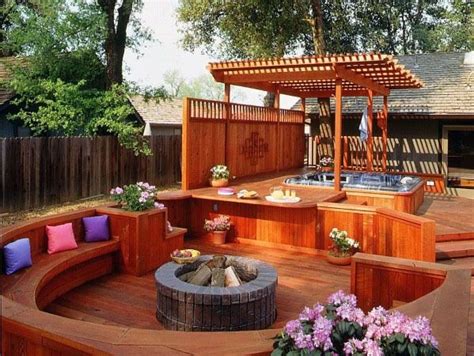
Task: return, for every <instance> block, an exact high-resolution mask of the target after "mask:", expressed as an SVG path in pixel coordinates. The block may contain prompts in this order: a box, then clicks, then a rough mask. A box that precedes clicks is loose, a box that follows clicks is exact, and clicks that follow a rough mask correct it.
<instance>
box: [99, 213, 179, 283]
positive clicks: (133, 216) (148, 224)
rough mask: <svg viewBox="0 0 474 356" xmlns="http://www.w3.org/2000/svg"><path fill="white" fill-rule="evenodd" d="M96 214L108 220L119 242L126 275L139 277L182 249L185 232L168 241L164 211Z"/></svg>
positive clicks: (122, 264) (122, 265)
mask: <svg viewBox="0 0 474 356" xmlns="http://www.w3.org/2000/svg"><path fill="white" fill-rule="evenodd" d="M97 213H98V214H106V215H108V216H109V220H110V229H111V233H112V235H114V236H117V237H118V238H119V240H120V244H121V247H120V257H121V258H120V261H121V267H122V269H123V270H124V271H126V272H127V273H132V274H135V275H142V274H144V273H146V272H149V271H151V270H153V269H156V268H157V267H159V266H161V265H162V264H163V263H165V262H166V261H168V260H169V255H170V253H171V252H172V251H174V250H175V249H180V248H182V246H183V239H184V234H185V233H186V230H182V231H180V232H179V233H178V234H174V235H173V236H172V238H167V237H168V233H167V231H166V221H167V209H166V208H163V209H152V210H147V211H143V212H130V211H125V210H123V209H118V208H113V207H104V208H98V209H97Z"/></svg>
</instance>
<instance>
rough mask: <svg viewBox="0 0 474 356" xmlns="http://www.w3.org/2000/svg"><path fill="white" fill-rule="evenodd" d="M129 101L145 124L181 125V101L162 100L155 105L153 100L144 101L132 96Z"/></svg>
mask: <svg viewBox="0 0 474 356" xmlns="http://www.w3.org/2000/svg"><path fill="white" fill-rule="evenodd" d="M130 101H131V103H132V105H133V106H134V107H135V110H136V111H137V113H138V114H139V115H140V117H141V118H142V119H143V121H145V123H150V125H154V126H156V125H166V126H178V125H182V123H183V119H182V113H183V100H182V99H171V100H163V101H160V102H159V103H157V102H156V101H155V100H153V99H150V100H148V101H145V99H144V98H143V97H142V96H133V97H131V98H130Z"/></svg>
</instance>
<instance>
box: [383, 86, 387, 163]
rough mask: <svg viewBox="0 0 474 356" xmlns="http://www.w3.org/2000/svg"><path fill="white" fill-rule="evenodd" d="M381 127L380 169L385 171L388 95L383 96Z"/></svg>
mask: <svg viewBox="0 0 474 356" xmlns="http://www.w3.org/2000/svg"><path fill="white" fill-rule="evenodd" d="M382 110H383V111H382V113H383V127H382V170H383V171H384V172H386V171H387V141H388V96H386V95H385V96H384V97H383V109H382Z"/></svg>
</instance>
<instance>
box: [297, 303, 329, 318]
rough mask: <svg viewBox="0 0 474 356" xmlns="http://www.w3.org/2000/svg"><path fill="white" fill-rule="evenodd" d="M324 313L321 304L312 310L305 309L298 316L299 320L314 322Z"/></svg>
mask: <svg viewBox="0 0 474 356" xmlns="http://www.w3.org/2000/svg"><path fill="white" fill-rule="evenodd" d="M323 311H324V306H323V305H321V304H319V303H318V304H315V305H314V306H313V307H312V308H309V307H305V308H304V309H303V311H302V312H301V314H300V319H301V320H308V321H314V320H316V318H319V317H321V313H322V312H323Z"/></svg>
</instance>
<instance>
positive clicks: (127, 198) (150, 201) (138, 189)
mask: <svg viewBox="0 0 474 356" xmlns="http://www.w3.org/2000/svg"><path fill="white" fill-rule="evenodd" d="M156 192H157V190H156V187H155V186H154V185H150V184H148V183H143V182H138V183H136V184H129V185H124V186H123V187H117V188H113V189H112V190H111V191H110V195H111V196H112V199H114V200H115V201H117V202H118V203H119V204H120V205H121V206H122V208H123V209H125V210H130V211H143V210H147V209H151V208H153V207H155V208H164V205H163V204H160V203H157V202H155V195H156Z"/></svg>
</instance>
